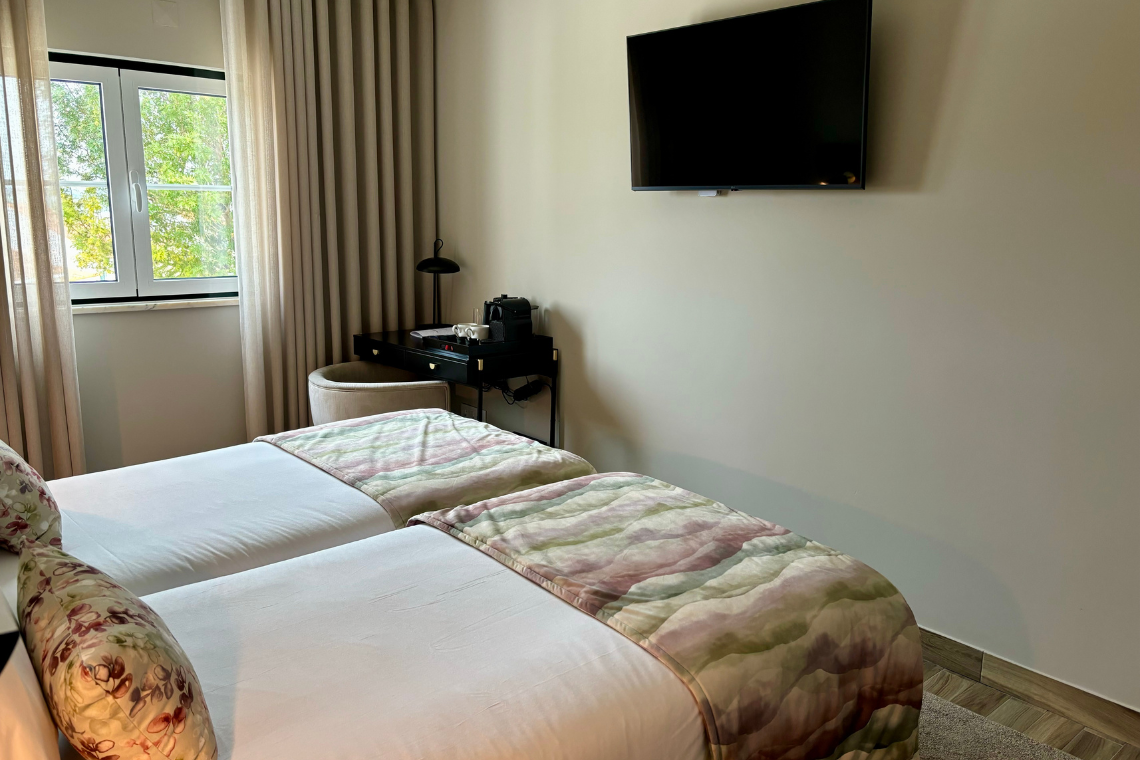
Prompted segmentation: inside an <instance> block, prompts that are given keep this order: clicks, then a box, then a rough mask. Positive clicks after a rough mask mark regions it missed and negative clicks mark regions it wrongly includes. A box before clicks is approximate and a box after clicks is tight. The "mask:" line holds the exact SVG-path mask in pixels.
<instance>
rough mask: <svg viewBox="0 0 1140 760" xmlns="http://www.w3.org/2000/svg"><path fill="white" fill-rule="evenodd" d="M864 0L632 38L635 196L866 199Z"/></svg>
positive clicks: (867, 3) (867, 11)
mask: <svg viewBox="0 0 1140 760" xmlns="http://www.w3.org/2000/svg"><path fill="white" fill-rule="evenodd" d="M870 29H871V0H821V1H820V2H814V3H807V4H806V5H796V6H792V7H790V8H779V9H777V10H771V11H764V12H762V13H753V14H751V15H748V16H739V17H736V18H730V19H724V20H722V21H710V22H708V23H704V24H697V25H695V26H686V27H681V28H679V29H669V30H666V31H663V32H651V33H649V34H639V35H635V36H632V37H629V38H627V40H626V50H627V55H628V61H629V110H630V119H629V122H630V146H631V152H632V154H633V156H632V157H633V189H634V190H720V189H757V188H862V187H864V168H865V167H864V165H865V162H866V133H867V129H866V126H867V69H868V56H869V51H870V42H871V38H870Z"/></svg>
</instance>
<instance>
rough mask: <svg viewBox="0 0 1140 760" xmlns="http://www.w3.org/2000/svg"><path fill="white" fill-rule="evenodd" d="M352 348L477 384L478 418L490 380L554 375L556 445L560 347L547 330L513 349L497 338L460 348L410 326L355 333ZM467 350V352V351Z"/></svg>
mask: <svg viewBox="0 0 1140 760" xmlns="http://www.w3.org/2000/svg"><path fill="white" fill-rule="evenodd" d="M352 350H353V351H354V352H355V353H356V355H357V356H359V357H360V358H361V359H363V360H365V361H369V362H377V363H379V364H385V365H387V366H389V367H400V368H401V369H406V370H410V371H412V372H415V373H416V374H417V375H422V376H423V377H426V378H431V379H433V380H450V381H451V382H453V383H459V384H460V385H468V386H471V387H474V388H476V389H478V391H479V406H478V410H479V411H478V418H479V419H480V420H482V419H483V389H484V386H485V385H487V384H489V383H497V382H501V381H506V380H509V379H511V378H514V377H525V376H527V375H541V376H543V377H545V378H547V379H548V380H549V381H550V438H549V440H548V441H547V443H548V444H549V445H550V446H555V443H556V442H555V438H554V435H555V420H556V418H555V415H556V414H557V409H558V349H556V348H554V341H553V340H552V339H551V338H550V337H548V336H546V335H536V336H534V338H533V339H532V340H530V341H527V342H526V343H514V344H511V346H510V347H509V349H507V350H504V346H503V345H502V344H499V345H498V346H496V344H494V343H484V344H481V345H475V346H465V347H463V348H462V349H460V350H456V351H447V350H444V349H443V348H434V347H430V346H425V345H424V344H423V343H422V342H421V341H419V340H416V339H415V338H413V337H412V336H411V335H409V334H408V331H407V330H399V331H393V332H383V333H368V334H364V335H353V336H352ZM463 351H466V353H463Z"/></svg>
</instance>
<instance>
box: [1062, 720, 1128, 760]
mask: <svg viewBox="0 0 1140 760" xmlns="http://www.w3.org/2000/svg"><path fill="white" fill-rule="evenodd" d="M1120 748H1121V745H1120V744H1119V743H1118V742H1114V741H1112V740H1111V739H1105V738H1104V737H1103V736H1097V735H1096V734H1094V733H1093V732H1092V731H1089V730H1088V729H1087V728H1086V729H1085V730H1084V731H1081V732H1080V733H1079V734H1077V736H1076V738H1075V739H1073V740H1072V741H1071V742H1069V743H1068V744H1066V745H1065V747H1064V750H1065V752H1068V753H1069V754H1070V755H1072V756H1073V757H1076V758H1079V760H1112V758H1113V757H1115V756H1116V753H1117V752H1119V751H1120Z"/></svg>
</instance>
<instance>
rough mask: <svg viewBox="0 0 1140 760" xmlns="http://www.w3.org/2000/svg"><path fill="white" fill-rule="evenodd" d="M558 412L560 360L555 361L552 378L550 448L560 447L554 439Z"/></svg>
mask: <svg viewBox="0 0 1140 760" xmlns="http://www.w3.org/2000/svg"><path fill="white" fill-rule="evenodd" d="M557 413H558V362H554V374H553V375H552V376H551V378H550V438H548V439H547V440H548V441H550V448H552V449H556V448H558V442H557V441H555V440H554V432H555V415H556V414H557Z"/></svg>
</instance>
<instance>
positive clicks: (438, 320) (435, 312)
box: [416, 238, 459, 327]
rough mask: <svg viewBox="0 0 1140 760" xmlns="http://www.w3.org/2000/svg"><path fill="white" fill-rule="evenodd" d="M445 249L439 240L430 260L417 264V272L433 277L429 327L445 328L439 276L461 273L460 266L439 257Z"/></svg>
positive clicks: (441, 240)
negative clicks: (440, 299)
mask: <svg viewBox="0 0 1140 760" xmlns="http://www.w3.org/2000/svg"><path fill="white" fill-rule="evenodd" d="M442 248H443V239H442V238H439V239H437V240H436V241H435V251H434V253H432V257H431V258H430V259H424V260H423V261H421V262H420V263H419V264H416V271H417V272H427V273H428V274H430V275H431V277H432V280H433V282H432V293H431V318H432V324H431V325H429V327H445V326H446V325H444V324H443V315H442V314H441V313H440V309H439V276H440V275H441V274H455V273H456V272H458V271H459V265H458V264H456V263H455V262H454V261H452V260H451V259H445V258H444V257H442V256H440V255H439V252H440V249H442Z"/></svg>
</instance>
